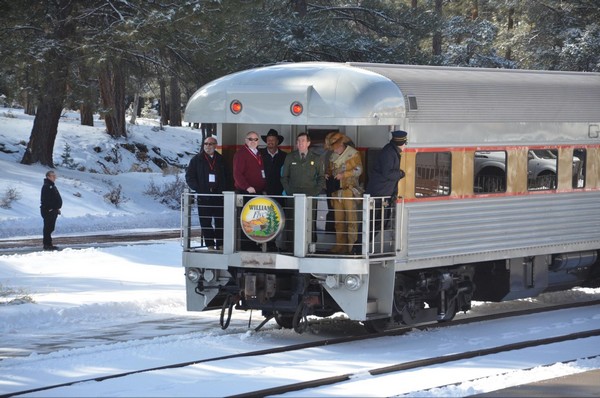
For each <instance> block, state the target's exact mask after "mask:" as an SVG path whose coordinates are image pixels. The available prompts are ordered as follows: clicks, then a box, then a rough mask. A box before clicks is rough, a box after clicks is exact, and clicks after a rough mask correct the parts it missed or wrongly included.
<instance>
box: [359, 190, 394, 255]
mask: <svg viewBox="0 0 600 398" xmlns="http://www.w3.org/2000/svg"><path fill="white" fill-rule="evenodd" d="M391 217H392V202H391V200H390V199H388V200H387V202H386V203H383V200H382V199H375V209H374V210H373V211H372V212H371V222H370V223H369V233H373V231H375V235H377V234H378V233H379V231H380V229H381V226H382V225H383V229H384V230H385V229H386V228H391V226H390V225H389V224H390V221H391V220H390V218H391ZM371 236H372V235H371ZM361 249H362V223H359V228H358V239H357V240H356V242H355V243H354V248H353V253H354V254H361V252H362V251H361Z"/></svg>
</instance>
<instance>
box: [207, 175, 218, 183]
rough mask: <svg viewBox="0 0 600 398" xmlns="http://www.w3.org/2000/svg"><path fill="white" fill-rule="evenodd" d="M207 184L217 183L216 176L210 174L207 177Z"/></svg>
mask: <svg viewBox="0 0 600 398" xmlns="http://www.w3.org/2000/svg"><path fill="white" fill-rule="evenodd" d="M208 182H217V176H216V175H214V174H213V173H210V174H209V175H208Z"/></svg>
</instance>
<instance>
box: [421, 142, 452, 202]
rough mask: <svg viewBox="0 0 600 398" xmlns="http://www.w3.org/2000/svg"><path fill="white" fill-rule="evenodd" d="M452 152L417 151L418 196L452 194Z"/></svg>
mask: <svg viewBox="0 0 600 398" xmlns="http://www.w3.org/2000/svg"><path fill="white" fill-rule="evenodd" d="M451 164H452V157H451V155H450V152H421V153H417V157H416V167H415V196H416V197H418V198H422V197H431V196H446V195H450V171H451V170H450V168H451Z"/></svg>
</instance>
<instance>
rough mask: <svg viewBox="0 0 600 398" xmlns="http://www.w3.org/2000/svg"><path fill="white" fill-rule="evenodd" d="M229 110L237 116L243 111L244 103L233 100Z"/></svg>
mask: <svg viewBox="0 0 600 398" xmlns="http://www.w3.org/2000/svg"><path fill="white" fill-rule="evenodd" d="M229 109H230V110H231V113H233V114H234V115H237V114H238V113H240V112H241V111H242V103H241V102H240V101H238V100H233V101H231V104H229Z"/></svg>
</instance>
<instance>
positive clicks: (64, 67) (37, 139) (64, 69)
mask: <svg viewBox="0 0 600 398" xmlns="http://www.w3.org/2000/svg"><path fill="white" fill-rule="evenodd" d="M53 52H54V54H52V55H49V59H53V60H54V62H48V63H46V67H47V68H48V69H47V70H45V71H42V72H44V73H41V78H42V86H41V90H40V96H41V98H40V102H39V105H38V108H37V112H36V114H35V119H34V120H33V128H32V129H31V135H30V137H29V142H28V143H27V149H26V151H25V154H24V155H23V159H21V163H22V164H34V163H37V162H40V163H41V164H42V165H44V166H49V167H54V161H53V159H52V154H53V151H54V142H55V141H56V135H57V134H58V121H59V120H60V115H61V113H62V109H63V103H64V101H65V98H66V93H67V76H68V74H69V72H68V71H69V62H68V61H67V60H66V59H65V58H64V57H62V56H60V55H59V54H57V53H56V51H53Z"/></svg>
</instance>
